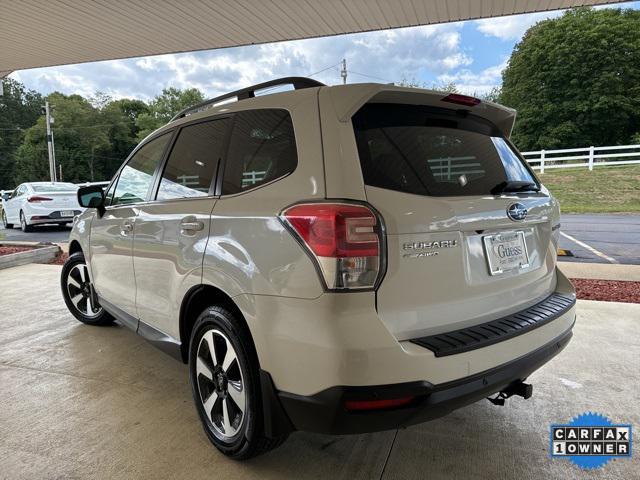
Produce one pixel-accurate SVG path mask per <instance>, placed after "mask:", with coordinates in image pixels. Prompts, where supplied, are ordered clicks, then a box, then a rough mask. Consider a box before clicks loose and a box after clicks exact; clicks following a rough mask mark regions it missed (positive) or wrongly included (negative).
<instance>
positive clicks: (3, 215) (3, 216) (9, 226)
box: [2, 210, 13, 230]
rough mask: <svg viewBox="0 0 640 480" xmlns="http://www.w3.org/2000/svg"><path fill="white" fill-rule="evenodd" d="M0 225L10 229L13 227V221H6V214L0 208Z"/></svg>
mask: <svg viewBox="0 0 640 480" xmlns="http://www.w3.org/2000/svg"><path fill="white" fill-rule="evenodd" d="M2 226H3V227H4V228H5V229H6V230H11V229H12V228H13V223H7V214H6V213H5V211H4V210H2Z"/></svg>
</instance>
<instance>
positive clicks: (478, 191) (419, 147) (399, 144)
mask: <svg viewBox="0 0 640 480" xmlns="http://www.w3.org/2000/svg"><path fill="white" fill-rule="evenodd" d="M353 127H354V130H355V135H356V141H357V144H358V153H359V156H360V163H361V165H362V173H363V176H364V181H365V183H366V184H367V185H371V186H374V187H380V188H386V189H390V190H398V191H401V192H407V193H414V194H418V195H433V196H458V195H487V194H491V193H496V192H497V191H499V190H500V189H501V186H502V187H504V185H506V184H511V183H513V182H525V183H531V184H533V189H537V188H538V183H537V181H536V180H535V178H534V177H533V175H532V174H531V173H530V171H529V170H528V169H527V167H526V166H525V165H524V163H523V161H522V160H521V159H520V158H519V157H518V155H517V154H516V152H515V151H514V150H513V148H512V147H511V146H510V144H509V143H508V142H507V141H506V140H505V139H504V137H503V136H502V135H501V134H500V132H499V131H498V129H497V128H496V127H495V126H493V125H492V124H491V123H489V122H488V121H485V120H484V119H481V118H479V117H475V116H473V115H462V114H458V113H456V112H455V111H451V110H446V109H439V108H433V107H424V106H415V105H402V104H367V105H365V106H364V107H363V108H362V109H361V110H360V111H358V113H357V114H356V115H355V116H354V117H353ZM520 188H521V189H522V186H520Z"/></svg>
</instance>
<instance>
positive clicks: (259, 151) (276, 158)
mask: <svg viewBox="0 0 640 480" xmlns="http://www.w3.org/2000/svg"><path fill="white" fill-rule="evenodd" d="M297 163H298V156H297V153H296V140H295V136H294V134H293V124H292V122H291V116H290V115H289V113H288V112H286V111H285V110H252V111H246V112H240V113H238V114H236V116H235V120H234V124H233V130H232V132H231V139H230V141H229V152H228V155H227V162H226V167H225V172H224V181H223V186H222V193H224V194H230V193H238V192H241V191H243V190H248V189H250V188H253V187H256V186H258V185H261V184H263V183H267V182H270V181H271V180H275V179H276V178H279V177H282V176H284V175H287V174H289V173H291V172H293V170H295V168H296V165H297Z"/></svg>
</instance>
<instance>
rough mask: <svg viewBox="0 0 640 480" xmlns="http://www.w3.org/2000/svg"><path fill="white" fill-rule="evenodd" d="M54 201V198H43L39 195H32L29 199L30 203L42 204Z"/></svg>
mask: <svg viewBox="0 0 640 480" xmlns="http://www.w3.org/2000/svg"><path fill="white" fill-rule="evenodd" d="M51 200H53V198H49V197H42V196H39V195H32V196H30V197H29V198H27V202H29V203H40V202H48V201H51Z"/></svg>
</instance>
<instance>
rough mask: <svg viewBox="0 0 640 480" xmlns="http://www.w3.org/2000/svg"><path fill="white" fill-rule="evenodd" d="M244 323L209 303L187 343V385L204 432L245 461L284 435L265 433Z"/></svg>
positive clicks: (255, 362)
mask: <svg viewBox="0 0 640 480" xmlns="http://www.w3.org/2000/svg"><path fill="white" fill-rule="evenodd" d="M252 345H253V344H252V341H251V338H250V336H249V333H248V332H247V330H246V328H245V327H244V325H243V324H242V323H241V321H240V320H239V319H237V318H236V317H235V316H234V315H233V314H232V313H231V312H230V311H229V310H227V309H225V308H223V307H219V306H212V307H209V308H207V309H206V310H205V311H204V312H202V314H200V316H199V317H198V319H197V320H196V324H195V326H194V328H193V333H192V335H191V342H190V346H189V376H190V380H191V390H192V393H193V398H194V400H195V403H196V408H197V410H198V415H199V416H200V420H201V421H202V425H203V427H204V431H205V433H206V434H207V437H209V440H210V441H211V443H213V444H214V445H215V447H216V448H217V449H218V450H220V451H221V452H222V453H224V454H225V455H227V456H229V457H231V458H234V459H236V460H244V459H247V458H251V457H255V456H256V455H260V454H262V453H265V452H267V451H269V450H271V449H273V448H276V447H277V446H279V445H280V444H282V442H284V440H286V438H287V436H286V435H284V436H281V437H278V438H268V437H266V436H265V435H264V422H263V416H262V415H263V413H262V400H261V389H260V377H259V366H258V360H257V358H256V354H255V352H254V350H253V348H252Z"/></svg>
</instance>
